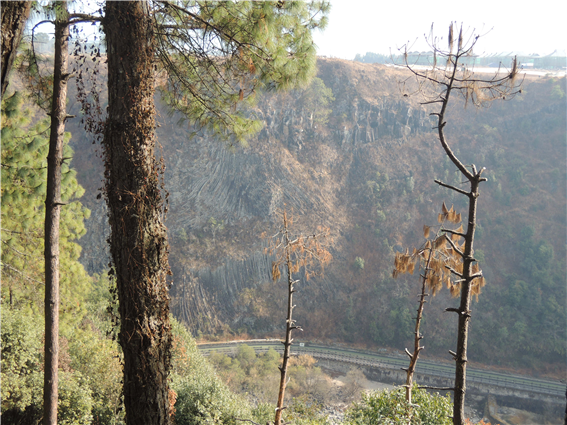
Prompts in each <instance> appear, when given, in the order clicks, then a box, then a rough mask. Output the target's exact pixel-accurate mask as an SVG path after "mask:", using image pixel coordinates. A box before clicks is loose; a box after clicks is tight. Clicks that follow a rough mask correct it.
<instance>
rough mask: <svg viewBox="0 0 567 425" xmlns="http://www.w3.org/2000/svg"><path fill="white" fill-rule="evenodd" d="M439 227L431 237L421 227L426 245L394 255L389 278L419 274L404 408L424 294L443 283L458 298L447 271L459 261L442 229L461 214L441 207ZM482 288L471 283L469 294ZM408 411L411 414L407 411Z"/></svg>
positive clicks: (419, 336)
mask: <svg viewBox="0 0 567 425" xmlns="http://www.w3.org/2000/svg"><path fill="white" fill-rule="evenodd" d="M438 220H439V223H440V226H439V227H438V228H437V232H436V233H435V234H433V235H432V231H431V230H432V228H431V227H430V226H423V236H424V238H425V239H426V242H425V243H424V244H423V245H422V246H421V247H420V248H419V249H416V248H414V249H413V251H412V252H411V253H410V251H409V249H406V252H405V253H397V254H396V258H395V262H394V270H393V272H392V276H393V277H394V278H397V277H398V276H399V275H400V274H403V273H410V274H413V273H414V270H415V268H416V266H418V267H419V268H420V269H421V270H422V273H421V274H420V277H421V292H420V294H419V306H418V309H417V316H416V319H415V331H414V349H413V352H411V353H410V351H409V350H408V349H407V348H406V350H405V351H406V354H407V355H408V357H409V358H410V364H409V366H408V367H407V368H402V369H403V370H405V371H406V384H405V387H406V401H407V403H408V407H410V406H411V404H412V386H413V376H414V373H415V368H416V365H417V360H418V358H419V354H420V352H421V351H422V350H423V349H424V348H425V347H423V346H421V345H420V344H421V340H422V339H423V335H422V334H421V332H420V327H421V320H422V318H423V309H424V307H425V303H426V302H427V301H426V299H425V298H426V297H428V296H429V295H430V294H429V293H427V292H426V290H429V291H430V292H431V295H433V296H435V294H436V293H437V292H438V291H439V290H440V289H441V287H442V286H443V283H445V284H446V286H447V288H448V289H450V290H451V295H453V296H456V295H458V291H456V289H457V286H455V285H452V283H451V279H450V274H451V272H450V271H449V269H448V268H447V267H449V268H453V269H456V270H460V269H461V268H462V258H461V256H460V255H458V254H457V252H456V251H455V250H453V248H452V245H451V244H450V242H449V241H448V239H449V237H448V236H447V234H446V233H445V232H446V229H445V228H444V225H445V223H446V222H451V223H455V224H459V223H460V222H461V214H460V213H457V212H456V211H455V210H454V209H453V207H451V208H450V209H447V207H446V206H445V203H443V206H442V213H440V214H439V218H438ZM456 232H462V225H461V226H460V227H459V228H458V229H456ZM460 239H461V238H460V237H459V236H455V235H453V236H452V241H453V242H454V243H455V244H459V241H460ZM482 286H484V279H479V280H477V281H475V286H474V289H473V292H474V293H475V294H477V295H478V294H479V293H480V288H481V287H482ZM408 411H411V410H408Z"/></svg>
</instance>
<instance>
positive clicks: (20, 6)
mask: <svg viewBox="0 0 567 425" xmlns="http://www.w3.org/2000/svg"><path fill="white" fill-rule="evenodd" d="M31 3H32V2H31V1H3V2H2V96H4V92H5V91H6V87H8V75H9V74H10V70H11V69H12V64H13V63H14V59H15V57H16V52H17V49H18V46H19V44H20V41H22V35H23V34H24V28H25V26H26V21H27V20H28V17H29V16H30V10H31Z"/></svg>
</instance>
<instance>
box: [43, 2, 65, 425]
mask: <svg viewBox="0 0 567 425" xmlns="http://www.w3.org/2000/svg"><path fill="white" fill-rule="evenodd" d="M63 14H64V13H63ZM64 15H65V14H64ZM68 39H69V21H68V17H67V16H60V17H59V18H58V19H56V21H55V57H54V67H53V99H52V105H51V130H50V136H49V153H48V155H47V193H46V197H45V235H44V237H45V366H44V371H45V372H44V387H43V423H44V424H45V425H55V424H57V398H58V391H57V385H58V382H59V379H58V366H59V222H60V218H61V205H62V203H61V165H62V164H63V141H64V135H65V120H66V118H67V110H66V102H67V81H68V79H69V77H70V75H69V74H68V72H67V69H68V60H69V46H68V44H69V43H68Z"/></svg>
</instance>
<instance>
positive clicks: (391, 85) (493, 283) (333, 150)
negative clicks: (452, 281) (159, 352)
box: [71, 59, 566, 373]
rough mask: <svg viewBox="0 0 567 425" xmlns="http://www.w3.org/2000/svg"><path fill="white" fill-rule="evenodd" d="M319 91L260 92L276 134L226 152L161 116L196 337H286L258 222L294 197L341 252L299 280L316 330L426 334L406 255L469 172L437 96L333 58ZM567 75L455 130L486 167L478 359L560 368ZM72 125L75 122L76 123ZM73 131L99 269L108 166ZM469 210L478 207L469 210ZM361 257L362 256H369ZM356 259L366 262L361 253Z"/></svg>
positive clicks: (175, 233)
mask: <svg viewBox="0 0 567 425" xmlns="http://www.w3.org/2000/svg"><path fill="white" fill-rule="evenodd" d="M318 66H319V74H318V77H319V79H316V80H315V82H314V83H313V84H312V85H311V86H310V87H309V88H307V89H305V90H302V91H297V92H295V93H290V94H284V95H277V96H276V95H272V94H262V95H258V97H259V101H258V105H257V107H256V108H255V109H254V110H252V111H251V113H253V114H256V116H257V117H258V119H260V120H261V121H263V123H264V127H263V130H262V131H261V132H260V133H259V134H258V135H257V137H255V138H253V139H252V140H250V141H249V146H248V147H246V148H240V147H238V148H227V146H226V145H224V144H222V143H221V142H218V141H216V140H213V139H212V138H210V137H208V136H207V135H206V134H204V133H203V132H200V131H198V129H193V128H187V124H183V123H182V124H181V125H178V121H179V117H177V116H175V115H174V116H170V115H168V113H167V110H166V109H165V108H162V112H161V127H160V129H159V130H160V133H159V139H160V142H161V144H162V149H163V150H162V152H163V156H164V159H165V163H166V167H167V170H166V187H167V189H168V191H169V193H170V196H169V207H170V212H169V217H168V222H167V225H168V228H169V235H170V236H169V237H170V243H171V259H170V261H171V266H172V270H173V272H174V275H173V286H172V296H173V300H172V303H173V304H172V306H173V311H174V313H175V314H176V315H177V316H178V317H179V318H181V319H182V320H184V321H186V322H187V323H188V324H189V326H190V327H191V328H192V329H193V331H194V333H198V332H203V333H206V334H209V333H215V334H217V335H219V334H220V335H222V334H225V335H227V336H228V335H232V334H235V333H247V334H249V335H255V336H262V335H275V334H277V333H278V332H279V330H280V329H282V327H283V320H282V317H283V313H282V314H281V315H274V313H273V312H274V311H277V309H278V308H279V307H281V306H282V305H283V302H284V288H283V287H282V286H279V285H277V284H273V283H271V281H270V268H271V259H270V258H269V257H268V256H267V255H265V254H264V253H263V248H264V246H265V245H266V243H267V241H266V240H265V239H262V238H261V234H262V233H264V232H267V233H268V234H269V232H270V230H271V229H273V226H274V220H275V216H274V214H273V213H274V211H276V210H277V209H281V208H284V207H285V208H286V209H288V210H292V211H293V214H294V216H295V217H296V224H297V229H298V230H301V231H307V232H308V231H310V229H311V231H312V230H314V229H315V227H316V226H317V225H320V224H322V225H326V226H330V227H331V231H332V234H333V235H334V242H333V246H332V252H333V256H334V260H333V263H332V264H331V265H330V266H328V267H327V268H326V271H325V276H324V277H323V278H317V279H312V280H310V281H309V282H302V283H301V284H300V288H299V294H298V297H297V305H298V306H297V309H296V312H297V317H298V323H299V324H301V325H302V326H303V327H304V329H305V332H304V333H303V338H306V339H329V340H336V341H343V342H347V343H353V344H354V343H357V344H366V345H368V346H390V347H393V348H396V349H403V348H404V347H405V346H407V345H408V344H409V341H410V339H411V338H412V332H413V330H412V329H413V328H412V326H413V325H412V317H413V315H414V312H413V310H414V309H415V308H416V304H415V296H414V295H415V294H417V290H418V282H417V276H416V275H414V276H409V277H408V276H406V277H403V278H399V279H397V280H393V279H392V277H391V270H392V268H393V256H394V252H396V251H401V250H405V248H406V247H410V248H411V247H413V246H417V245H418V244H420V243H421V242H420V241H421V235H422V227H423V225H433V224H435V223H436V221H437V213H438V212H439V211H440V208H441V203H442V201H443V200H444V201H445V202H446V203H447V205H449V206H450V205H451V204H452V203H453V202H455V208H456V209H457V210H462V207H463V206H462V205H461V204H460V201H459V200H458V199H456V198H455V199H453V195H452V194H451V193H449V191H446V190H444V189H442V188H439V187H438V186H437V185H435V184H434V183H433V179H434V178H440V179H442V180H444V181H447V182H449V183H451V184H456V185H459V184H460V183H461V182H460V181H456V180H455V179H456V174H455V171H456V170H455V169H454V168H453V167H452V166H451V165H450V164H449V162H448V161H447V160H446V159H445V157H444V155H443V153H442V151H441V148H440V146H439V145H438V142H437V140H436V137H435V133H434V132H433V130H432V128H431V127H432V122H431V120H430V118H429V112H430V110H428V109H427V108H425V107H423V106H421V105H420V104H419V99H418V98H414V97H411V96H410V97H405V96H403V93H401V92H400V89H399V84H398V82H399V81H401V80H402V79H404V78H406V77H407V74H405V72H404V71H402V70H397V69H394V68H390V67H386V66H382V65H369V64H361V63H356V62H348V61H341V60H333V59H319V64H318ZM565 117H566V103H565V78H563V79H554V78H551V77H542V78H535V77H528V78H526V80H525V82H524V88H523V93H522V95H520V96H517V97H516V98H514V99H512V100H509V101H505V102H498V103H494V104H493V105H492V106H491V107H490V108H488V109H481V110H478V109H475V108H474V107H473V106H472V105H469V106H468V107H467V108H465V107H464V102H463V101H461V100H458V99H456V100H454V101H453V103H452V104H451V108H450V112H449V115H448V125H447V127H446V131H447V134H448V137H450V138H451V143H452V144H453V146H455V147H456V150H457V151H458V153H459V156H460V157H461V158H463V160H464V161H465V162H466V163H467V164H470V163H474V164H476V165H477V166H479V167H483V166H485V167H487V169H488V170H487V173H486V176H487V177H488V179H489V181H488V182H487V183H486V184H484V186H483V187H482V189H481V190H482V194H481V198H480V204H479V205H480V207H479V208H480V210H479V213H478V219H479V223H480V226H479V229H478V233H477V241H478V243H477V244H476V246H477V252H476V253H475V256H476V258H477V259H479V261H480V262H481V264H482V268H483V270H484V272H485V276H486V278H487V286H486V287H485V288H484V289H483V293H482V294H481V295H480V297H479V300H478V303H474V307H473V313H472V332H471V344H470V350H469V356H470V359H471V361H476V362H480V363H486V364H498V365H500V366H504V367H511V368H526V369H531V370H533V371H538V372H545V371H547V372H550V373H553V372H558V371H559V370H561V371H563V372H564V368H565V365H564V358H565V338H564V323H565V234H566V228H565V222H566V220H565V219H566V212H565V203H566V199H565V194H566V177H565V158H566V146H565V145H566V143H565V142H566V140H565V128H566V124H565ZM71 131H73V133H75V132H77V131H79V130H78V129H75V130H73V129H72V130H71ZM74 140H76V141H75V142H73V143H75V146H74V147H75V151H76V155H75V161H76V162H75V163H76V164H78V165H77V168H78V170H79V173H78V178H79V181H80V183H81V184H82V185H83V186H85V187H86V188H87V193H89V195H88V197H87V198H84V199H85V203H86V205H87V206H88V207H89V208H90V209H91V210H92V211H93V214H92V216H91V218H90V219H89V221H88V222H87V227H88V228H89V232H88V233H87V235H86V236H85V237H84V238H83V239H82V241H81V243H82V245H83V248H84V256H83V258H84V264H85V265H86V266H87V268H88V269H89V270H90V271H91V272H92V271H102V270H103V269H104V267H105V265H106V263H107V261H106V260H105V257H104V243H105V236H104V235H105V231H104V225H105V213H104V210H103V208H102V204H97V201H96V199H95V194H96V189H97V188H98V187H100V185H101V183H100V182H101V180H102V175H101V174H100V173H99V172H97V169H96V160H94V159H93V158H94V155H95V150H96V145H94V146H91V145H90V142H89V141H88V139H87V138H81V137H78V138H76V139H74ZM462 212H463V213H464V212H465V211H462ZM357 258H358V260H356V259H357ZM355 260H356V261H355ZM447 292H448V291H442V292H441V293H440V294H439V295H437V296H436V297H435V298H433V299H432V300H431V302H430V303H429V304H428V305H427V307H426V311H425V324H424V327H423V332H424V335H425V340H424V344H425V346H426V350H425V352H424V355H440V356H442V357H444V356H445V354H444V353H446V352H447V350H448V349H452V348H453V345H454V340H455V337H456V335H455V331H454V330H455V328H456V326H455V323H454V320H455V319H454V318H453V317H451V316H449V315H448V314H447V313H444V309H445V308H446V307H449V306H454V305H455V304H456V301H452V300H451V299H450V296H449V294H448V293H447Z"/></svg>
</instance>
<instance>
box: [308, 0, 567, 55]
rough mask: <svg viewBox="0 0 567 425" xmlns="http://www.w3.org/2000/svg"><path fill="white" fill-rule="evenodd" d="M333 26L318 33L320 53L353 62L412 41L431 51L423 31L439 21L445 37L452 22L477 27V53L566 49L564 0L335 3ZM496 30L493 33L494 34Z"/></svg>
mask: <svg viewBox="0 0 567 425" xmlns="http://www.w3.org/2000/svg"><path fill="white" fill-rule="evenodd" d="M331 4H332V9H331V13H330V15H329V25H328V26H327V29H326V30H325V31H324V32H320V31H316V33H315V44H317V46H318V47H319V49H318V52H319V53H318V54H319V55H325V56H333V57H338V58H343V59H353V58H354V56H355V55H356V54H357V53H360V54H364V53H366V52H374V53H383V54H389V53H390V48H391V49H392V52H396V51H397V50H396V48H397V47H401V46H402V45H403V44H405V43H407V42H408V41H410V42H412V43H413V42H414V41H415V40H416V39H418V41H419V42H418V43H416V44H415V48H413V49H411V50H420V51H421V50H426V46H425V45H424V44H423V42H422V41H423V38H424V37H423V35H424V33H429V30H430V28H431V24H432V23H434V24H435V25H434V29H435V33H436V34H437V35H440V36H443V37H444V39H446V36H447V33H448V28H449V23H450V22H451V21H455V22H457V23H458V24H460V23H463V24H464V28H470V29H474V28H476V29H477V31H479V32H480V33H481V34H482V33H486V32H488V33H487V34H486V35H485V36H484V37H482V38H481V39H480V40H479V42H478V44H477V46H478V49H477V53H479V54H482V53H483V52H486V53H501V52H505V53H509V52H515V53H524V54H531V53H538V54H540V55H545V54H550V53H552V52H553V51H554V50H556V49H557V50H565V49H566V45H567V19H566V16H567V15H566V14H565V9H564V6H561V4H563V2H562V1H561V0H539V1H538V0H536V1H533V0H532V1H527V2H520V1H511V0H477V1H467V0H432V1H425V0H399V1H395V0H394V1H392V0H390V1H380V0H331ZM491 29H492V30H491ZM489 30H491V31H489Z"/></svg>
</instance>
